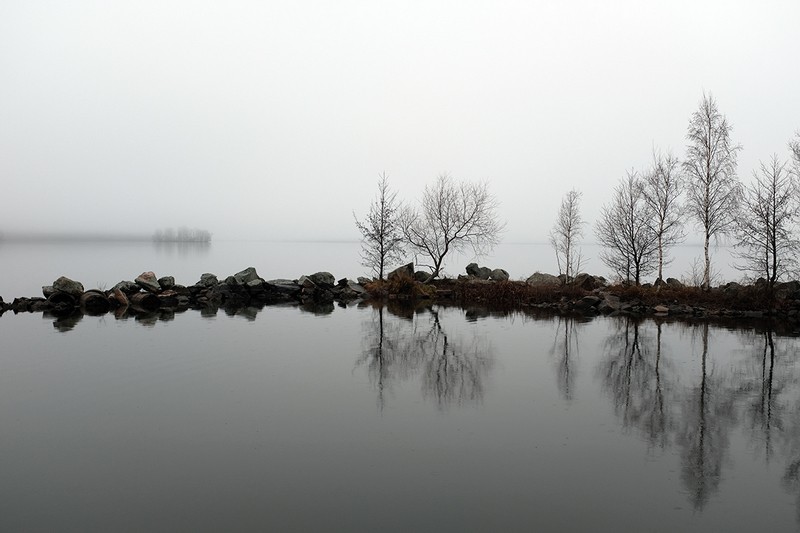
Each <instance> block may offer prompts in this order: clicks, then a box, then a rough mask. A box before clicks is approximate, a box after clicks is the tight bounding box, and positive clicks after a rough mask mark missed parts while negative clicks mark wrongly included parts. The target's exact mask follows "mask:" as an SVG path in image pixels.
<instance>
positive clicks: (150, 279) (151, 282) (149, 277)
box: [133, 272, 161, 294]
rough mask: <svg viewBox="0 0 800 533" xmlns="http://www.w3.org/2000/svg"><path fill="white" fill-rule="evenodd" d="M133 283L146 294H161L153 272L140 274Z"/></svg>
mask: <svg viewBox="0 0 800 533" xmlns="http://www.w3.org/2000/svg"><path fill="white" fill-rule="evenodd" d="M133 281H134V283H136V284H137V285H138V286H139V287H141V288H142V289H144V290H146V291H147V292H152V293H153V294H158V293H159V292H161V285H159V284H158V278H156V275H155V274H154V273H153V272H142V273H141V274H139V275H138V276H137V277H136V279H135V280H133Z"/></svg>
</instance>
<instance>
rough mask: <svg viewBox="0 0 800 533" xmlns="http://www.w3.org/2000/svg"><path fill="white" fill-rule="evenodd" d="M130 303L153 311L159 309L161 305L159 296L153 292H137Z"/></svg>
mask: <svg viewBox="0 0 800 533" xmlns="http://www.w3.org/2000/svg"><path fill="white" fill-rule="evenodd" d="M130 302H131V304H132V305H134V306H136V307H139V308H141V309H145V310H151V311H152V310H154V309H158V306H159V305H160V304H161V301H160V300H159V299H158V296H156V295H155V294H153V293H151V292H137V293H136V294H134V295H133V296H131V298H130Z"/></svg>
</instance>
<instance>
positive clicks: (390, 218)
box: [353, 173, 404, 279]
mask: <svg viewBox="0 0 800 533" xmlns="http://www.w3.org/2000/svg"><path fill="white" fill-rule="evenodd" d="M400 209H401V205H400V203H399V202H398V201H397V193H396V192H394V191H392V190H391V189H390V188H389V178H388V177H387V176H386V174H385V173H383V174H381V175H380V177H379V179H378V194H377V196H376V197H375V199H374V200H373V201H372V204H371V205H370V207H369V213H367V216H366V217H365V218H364V219H363V220H358V218H357V217H356V216H355V213H353V218H355V221H356V227H357V228H358V231H360V232H361V260H362V261H361V264H362V265H364V266H365V267H367V268H369V269H370V270H372V272H373V274H374V275H375V276H376V277H377V278H378V279H383V275H384V272H385V271H386V269H387V268H388V267H390V266H392V265H394V264H396V263H399V262H400V261H401V260H402V259H403V252H404V249H403V232H402V230H401V227H400V219H399V217H400Z"/></svg>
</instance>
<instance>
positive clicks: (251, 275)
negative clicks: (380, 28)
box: [233, 267, 260, 285]
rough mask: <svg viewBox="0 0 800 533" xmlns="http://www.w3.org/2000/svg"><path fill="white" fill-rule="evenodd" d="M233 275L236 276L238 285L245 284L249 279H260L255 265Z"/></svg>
mask: <svg viewBox="0 0 800 533" xmlns="http://www.w3.org/2000/svg"><path fill="white" fill-rule="evenodd" d="M233 277H234V278H236V281H238V282H239V284H240V285H247V284H248V283H250V282H251V281H254V280H257V279H260V278H259V276H258V272H256V269H255V267H247V268H245V269H244V270H242V271H241V272H237V273H236V274H234V275H233Z"/></svg>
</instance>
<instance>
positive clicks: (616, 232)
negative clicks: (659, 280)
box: [595, 172, 658, 285]
mask: <svg viewBox="0 0 800 533" xmlns="http://www.w3.org/2000/svg"><path fill="white" fill-rule="evenodd" d="M653 216H654V215H653V211H652V209H651V208H650V205H649V204H648V202H647V200H646V199H645V194H644V187H643V185H642V181H641V179H640V178H639V176H638V174H637V173H636V172H629V173H628V175H627V176H626V177H625V178H623V179H622V180H621V182H620V184H619V185H618V186H617V187H616V188H615V189H614V197H613V199H612V200H611V203H610V204H606V205H605V206H603V208H602V210H601V211H600V220H599V221H598V222H597V226H596V227H595V236H596V237H597V240H598V242H599V243H600V244H601V245H602V246H603V251H602V252H601V253H600V259H602V260H603V262H604V263H605V264H606V265H607V266H608V267H609V268H611V269H612V270H613V271H614V272H615V273H616V274H617V276H619V277H620V278H622V279H624V280H625V281H627V282H634V283H636V285H639V284H640V283H641V279H642V276H644V275H645V274H648V273H649V272H652V271H653V270H655V268H656V265H657V261H658V256H657V252H658V235H657V233H656V231H655V229H654V228H653V225H652V220H653Z"/></svg>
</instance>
